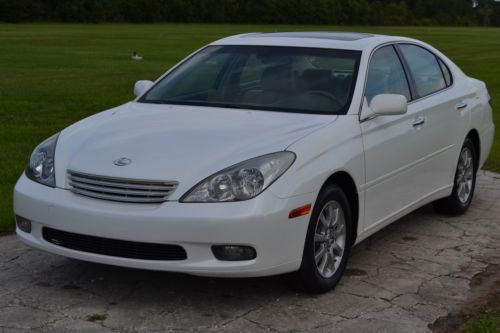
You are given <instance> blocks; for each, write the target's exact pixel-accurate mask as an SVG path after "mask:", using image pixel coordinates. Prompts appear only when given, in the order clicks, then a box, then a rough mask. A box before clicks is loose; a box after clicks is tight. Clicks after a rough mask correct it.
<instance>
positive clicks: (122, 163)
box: [113, 157, 132, 166]
mask: <svg viewBox="0 0 500 333" xmlns="http://www.w3.org/2000/svg"><path fill="white" fill-rule="evenodd" d="M130 163H132V160H131V159H130V158H128V157H120V158H119V159H116V160H114V161H113V164H114V165H116V166H126V165H129V164H130Z"/></svg>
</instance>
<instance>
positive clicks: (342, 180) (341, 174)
mask: <svg viewBox="0 0 500 333" xmlns="http://www.w3.org/2000/svg"><path fill="white" fill-rule="evenodd" d="M329 184H335V185H337V186H340V188H341V189H342V190H343V191H344V193H345V195H346V196H347V200H348V202H349V208H350V209H351V214H352V222H353V225H352V229H353V230H352V235H353V237H352V244H354V243H355V242H356V237H357V235H358V220H359V195H358V190H357V187H356V183H355V182H354V179H353V178H352V177H351V175H350V174H349V173H347V172H345V171H337V172H335V173H333V174H332V175H331V176H330V177H328V179H327V180H326V181H325V183H324V184H323V186H322V188H323V187H325V186H326V185H329Z"/></svg>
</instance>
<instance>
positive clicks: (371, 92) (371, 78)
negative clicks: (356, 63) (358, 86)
mask: <svg viewBox="0 0 500 333" xmlns="http://www.w3.org/2000/svg"><path fill="white" fill-rule="evenodd" d="M379 94H398V95H403V96H406V99H407V100H408V101H410V100H411V94H410V88H409V86H408V80H407V79H406V75H405V72H404V70H403V65H401V61H400V60H399V57H398V55H397V53H396V51H395V50H394V47H392V46H391V45H389V46H384V47H382V48H380V49H378V50H377V51H375V53H374V54H373V56H372V59H371V62H370V67H369V69H368V80H367V82H366V90H365V96H366V98H367V100H368V103H370V102H371V100H372V99H373V97H375V96H376V95H379Z"/></svg>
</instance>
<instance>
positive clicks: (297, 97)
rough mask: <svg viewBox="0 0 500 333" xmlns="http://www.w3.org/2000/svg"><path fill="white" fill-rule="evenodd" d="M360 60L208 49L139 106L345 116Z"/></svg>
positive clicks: (264, 49)
mask: <svg viewBox="0 0 500 333" xmlns="http://www.w3.org/2000/svg"><path fill="white" fill-rule="evenodd" d="M360 55H361V52H360V51H351V50H333V49H319V48H302V47H274V46H209V47H206V48H204V49H203V50H201V51H200V52H198V53H196V54H195V55H194V56H192V57H190V58H189V59H188V60H187V61H185V62H184V63H182V64H181V65H180V66H178V67H177V68H176V69H175V70H173V71H172V72H171V73H169V74H168V75H167V76H165V77H164V78H163V79H162V80H161V81H160V82H158V83H157V84H156V85H155V86H154V87H153V88H152V89H151V90H150V91H149V92H148V93H147V94H146V95H144V96H143V97H142V98H141V99H140V100H139V102H143V103H159V104H182V105H201V106H215V107H228V108H245V109H258V110H271V111H287V112H306V113H321V114H344V113H346V112H347V109H348V108H349V104H350V101H351V98H352V93H353V90H354V85H355V82H356V76H357V71H358V65H359V58H360Z"/></svg>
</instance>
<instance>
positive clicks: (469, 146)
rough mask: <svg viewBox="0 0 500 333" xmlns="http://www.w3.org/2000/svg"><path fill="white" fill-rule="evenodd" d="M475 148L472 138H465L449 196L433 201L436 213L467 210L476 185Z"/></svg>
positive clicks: (454, 212) (453, 213) (451, 213)
mask: <svg viewBox="0 0 500 333" xmlns="http://www.w3.org/2000/svg"><path fill="white" fill-rule="evenodd" d="M476 154H477V153H476V149H475V148H474V144H473V143H472V140H471V139H469V138H467V139H465V142H464V144H463V146H462V149H461V150H460V155H459V157H458V163H457V168H456V171H455V179H454V182H453V190H452V192H451V195H450V196H449V197H446V198H443V199H440V200H437V201H435V202H433V207H434V209H435V210H436V211H437V212H438V213H442V214H447V215H460V214H463V213H465V212H466V211H467V209H468V208H469V206H470V203H471V202H472V198H473V197H474V189H475V187H476V172H477V168H478V166H477V163H476V156H477V155H476Z"/></svg>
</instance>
